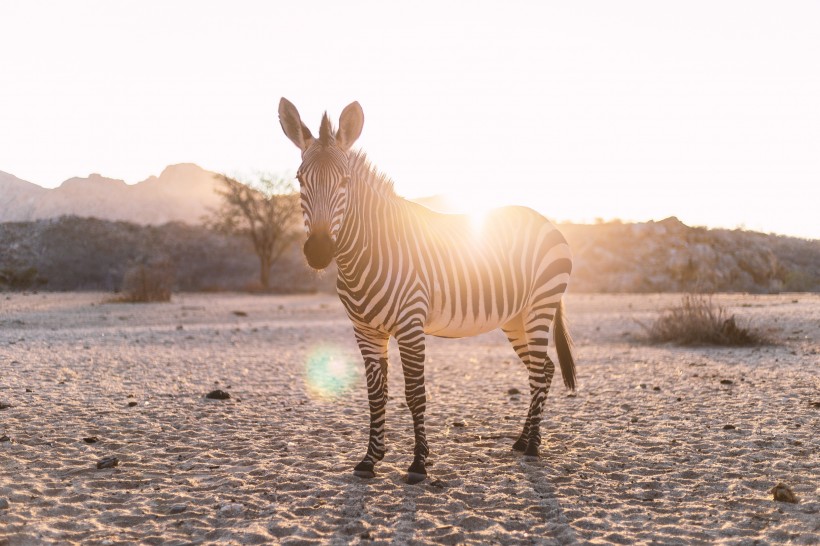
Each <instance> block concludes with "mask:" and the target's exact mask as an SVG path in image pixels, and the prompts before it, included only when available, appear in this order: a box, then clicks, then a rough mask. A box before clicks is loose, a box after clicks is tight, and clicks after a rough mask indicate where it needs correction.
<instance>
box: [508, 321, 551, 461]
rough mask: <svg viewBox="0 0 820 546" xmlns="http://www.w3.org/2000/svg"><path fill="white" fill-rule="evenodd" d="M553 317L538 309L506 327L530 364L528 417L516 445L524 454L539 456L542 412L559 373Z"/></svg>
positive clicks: (511, 340) (512, 341) (515, 345)
mask: <svg viewBox="0 0 820 546" xmlns="http://www.w3.org/2000/svg"><path fill="white" fill-rule="evenodd" d="M552 319H553V316H552V315H551V314H546V313H536V314H531V315H530V316H529V317H528V319H527V320H526V321H524V320H523V319H519V320H518V321H513V323H511V324H508V325H505V327H504V332H505V333H506V334H507V338H508V339H509V340H510V343H511V344H512V346H513V349H515V352H516V354H518V356H519V358H521V360H522V361H523V362H524V365H525V366H526V367H527V372H528V373H529V384H530V405H529V410H528V411H527V419H526V421H525V422H524V429H523V430H522V431H521V435H520V436H519V437H518V440H516V442H515V443H514V444H513V449H515V450H516V451H523V452H524V455H527V456H531V457H537V456H538V447H539V446H540V445H541V414H542V412H543V409H544V401H545V400H546V398H547V393H548V392H549V389H550V385H551V383H552V378H553V375H554V374H555V364H553V362H552V360H551V359H550V357H549V355H548V354H547V346H548V343H549V327H550V323H551V322H552ZM515 322H518V323H517V324H515Z"/></svg>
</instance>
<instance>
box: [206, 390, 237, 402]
mask: <svg viewBox="0 0 820 546" xmlns="http://www.w3.org/2000/svg"><path fill="white" fill-rule="evenodd" d="M205 398H210V399H211V400H229V399H230V398H231V393H229V392H225V391H223V390H220V389H216V390H213V391H211V392H209V393H208V394H206V395H205Z"/></svg>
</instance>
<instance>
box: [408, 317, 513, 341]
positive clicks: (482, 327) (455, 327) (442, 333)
mask: <svg viewBox="0 0 820 546" xmlns="http://www.w3.org/2000/svg"><path fill="white" fill-rule="evenodd" d="M506 322H507V321H497V320H496V321H486V322H480V323H478V322H474V323H473V324H441V323H436V322H434V323H431V324H428V325H427V326H425V327H424V333H425V334H428V335H431V336H436V337H447V338H458V337H472V336H477V335H479V334H486V333H487V332H492V331H493V330H495V329H497V328H500V327H501V325H502V324H505V323H506Z"/></svg>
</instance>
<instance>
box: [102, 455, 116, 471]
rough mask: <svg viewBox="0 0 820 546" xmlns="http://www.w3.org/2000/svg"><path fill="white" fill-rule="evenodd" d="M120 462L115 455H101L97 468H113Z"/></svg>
mask: <svg viewBox="0 0 820 546" xmlns="http://www.w3.org/2000/svg"><path fill="white" fill-rule="evenodd" d="M119 464H120V460H119V459H117V458H116V457H103V458H102V459H100V460H99V461H98V462H97V468H98V469H103V468H114V467H115V466H117V465H119Z"/></svg>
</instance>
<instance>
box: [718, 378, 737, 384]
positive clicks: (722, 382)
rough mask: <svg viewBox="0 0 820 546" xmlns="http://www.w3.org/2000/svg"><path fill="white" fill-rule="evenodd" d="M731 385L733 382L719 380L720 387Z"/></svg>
mask: <svg viewBox="0 0 820 546" xmlns="http://www.w3.org/2000/svg"><path fill="white" fill-rule="evenodd" d="M732 383H734V381H732V380H731V379H721V380H720V384H721V385H731V384H732Z"/></svg>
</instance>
